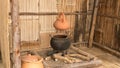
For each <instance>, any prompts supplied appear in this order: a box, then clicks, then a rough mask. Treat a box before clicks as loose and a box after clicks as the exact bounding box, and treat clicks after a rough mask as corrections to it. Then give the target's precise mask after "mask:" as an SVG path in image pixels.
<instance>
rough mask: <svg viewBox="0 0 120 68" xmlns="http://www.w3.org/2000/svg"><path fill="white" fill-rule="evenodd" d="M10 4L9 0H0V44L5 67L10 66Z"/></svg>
mask: <svg viewBox="0 0 120 68" xmlns="http://www.w3.org/2000/svg"><path fill="white" fill-rule="evenodd" d="M8 4H9V0H0V46H1V54H2V63H3V68H10V51H9V31H8V30H9V29H8V27H9V26H8V22H9V21H8V17H9V15H8V8H9V5H8ZM1 67H2V66H1V65H0V68H1Z"/></svg>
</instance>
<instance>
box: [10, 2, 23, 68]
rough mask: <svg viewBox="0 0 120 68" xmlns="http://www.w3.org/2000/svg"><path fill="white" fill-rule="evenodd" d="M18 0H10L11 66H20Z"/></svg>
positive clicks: (19, 67)
mask: <svg viewBox="0 0 120 68" xmlns="http://www.w3.org/2000/svg"><path fill="white" fill-rule="evenodd" d="M18 4H19V3H18V0H12V9H11V10H12V11H11V12H12V30H13V62H14V63H13V68H21V59H20V29H19V8H18Z"/></svg>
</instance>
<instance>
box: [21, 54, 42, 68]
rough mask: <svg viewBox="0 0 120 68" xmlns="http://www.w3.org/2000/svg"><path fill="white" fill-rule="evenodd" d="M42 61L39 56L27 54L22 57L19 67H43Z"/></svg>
mask: <svg viewBox="0 0 120 68" xmlns="http://www.w3.org/2000/svg"><path fill="white" fill-rule="evenodd" d="M42 61H43V58H41V57H40V56H36V55H31V54H28V55H26V56H23V57H22V65H21V68H44V67H43V63H42Z"/></svg>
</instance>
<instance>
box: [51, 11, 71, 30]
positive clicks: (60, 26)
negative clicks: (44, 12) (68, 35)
mask: <svg viewBox="0 0 120 68" xmlns="http://www.w3.org/2000/svg"><path fill="white" fill-rule="evenodd" d="M53 26H54V27H55V29H57V30H67V29H69V28H70V25H69V23H68V22H67V20H66V19H65V15H64V13H60V14H59V16H58V18H57V19H56V21H55V22H54V24H53Z"/></svg>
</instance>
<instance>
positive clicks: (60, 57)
mask: <svg viewBox="0 0 120 68" xmlns="http://www.w3.org/2000/svg"><path fill="white" fill-rule="evenodd" d="M61 55H62V53H57V54H53V57H54V58H55V59H60V60H63V61H64V62H67V63H73V62H72V61H71V60H69V59H68V58H66V57H63V56H61Z"/></svg>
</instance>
